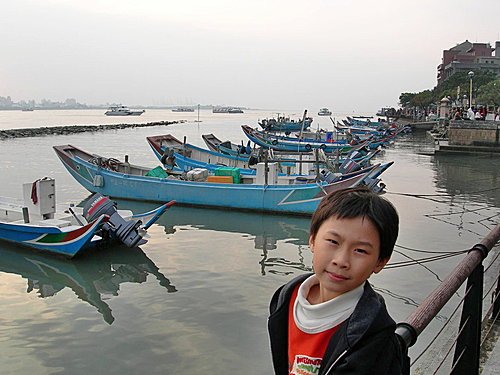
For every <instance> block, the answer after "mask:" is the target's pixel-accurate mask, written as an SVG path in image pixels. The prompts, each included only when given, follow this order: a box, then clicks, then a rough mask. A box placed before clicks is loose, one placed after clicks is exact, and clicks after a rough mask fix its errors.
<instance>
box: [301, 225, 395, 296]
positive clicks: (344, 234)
mask: <svg viewBox="0 0 500 375" xmlns="http://www.w3.org/2000/svg"><path fill="white" fill-rule="evenodd" d="M309 246H310V248H311V251H312V252H313V268H314V273H315V274H316V276H317V278H318V279H319V290H316V291H314V292H313V291H311V292H313V293H314V296H311V298H312V299H313V301H309V302H310V303H314V304H316V303H321V302H325V301H329V300H331V299H332V298H335V297H337V296H339V295H341V294H343V293H346V292H348V291H350V290H352V289H354V288H356V287H358V286H360V285H361V284H362V283H363V282H364V281H365V280H367V279H368V278H369V277H370V275H371V274H372V273H373V272H375V273H377V272H379V271H380V270H381V269H382V268H383V267H384V266H385V264H386V263H387V262H388V261H389V259H382V260H381V259H379V254H380V239H379V234H378V231H377V228H376V227H375V225H374V224H373V223H372V222H371V220H370V219H367V218H362V217H356V218H352V219H338V218H337V217H335V216H334V217H330V218H328V219H327V220H325V221H324V222H323V224H321V226H320V228H319V230H318V233H317V234H316V237H315V238H314V239H313V238H312V236H311V237H310V238H309Z"/></svg>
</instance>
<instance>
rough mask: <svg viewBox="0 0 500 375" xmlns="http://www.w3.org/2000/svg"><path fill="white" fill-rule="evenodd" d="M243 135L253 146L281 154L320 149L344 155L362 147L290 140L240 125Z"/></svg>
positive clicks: (289, 138)
mask: <svg viewBox="0 0 500 375" xmlns="http://www.w3.org/2000/svg"><path fill="white" fill-rule="evenodd" d="M241 128H242V129H243V133H245V135H246V136H247V137H248V138H249V139H250V140H251V141H252V142H254V143H255V144H257V145H259V146H261V147H263V148H270V149H273V150H276V151H282V152H290V153H291V152H310V151H311V150H314V149H322V150H323V151H324V152H325V153H327V154H328V153H330V154H331V153H334V152H340V153H346V152H349V151H351V150H353V149H357V148H360V147H362V146H361V145H360V146H356V147H354V146H351V145H349V144H348V143H346V142H345V141H340V142H337V141H334V142H331V143H330V142H326V141H324V142H323V141H313V140H308V141H304V140H303V139H300V138H297V139H295V138H291V137H277V136H274V135H272V134H268V133H264V132H261V131H259V130H257V129H253V128H251V127H250V126H248V125H242V126H241Z"/></svg>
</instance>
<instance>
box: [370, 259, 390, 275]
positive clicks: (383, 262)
mask: <svg viewBox="0 0 500 375" xmlns="http://www.w3.org/2000/svg"><path fill="white" fill-rule="evenodd" d="M389 259H391V258H384V259H379V260H378V262H377V265H376V266H375V268H374V269H373V273H379V272H380V271H382V268H384V267H385V265H386V264H387V262H388V261H389Z"/></svg>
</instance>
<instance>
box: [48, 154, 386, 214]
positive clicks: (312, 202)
mask: <svg viewBox="0 0 500 375" xmlns="http://www.w3.org/2000/svg"><path fill="white" fill-rule="evenodd" d="M54 150H55V152H56V154H57V156H58V157H59V159H61V162H62V163H63V165H64V167H65V168H66V169H67V170H68V172H69V173H70V174H71V175H72V176H73V177H74V178H75V179H76V180H77V182H78V183H80V184H81V185H82V186H83V187H84V188H86V189H87V190H89V191H91V192H98V193H101V194H104V195H107V196H110V197H115V198H123V199H131V200H139V201H150V202H158V201H162V202H164V201H169V200H175V201H176V202H177V203H178V204H186V205H197V206H206V207H219V208H234V209H240V210H253V211H261V212H277V213H282V214H285V213H286V214H295V215H311V214H312V213H313V212H314V210H315V209H316V207H317V205H318V204H319V201H320V200H321V198H323V197H324V196H325V195H327V194H328V193H330V192H333V191H336V190H339V189H344V188H348V187H353V186H357V185H360V184H364V185H367V186H369V187H370V188H371V189H372V190H374V191H380V190H381V189H383V186H382V184H380V185H379V182H380V179H379V178H378V176H379V175H380V174H381V173H382V172H383V171H384V170H385V169H387V168H388V167H389V166H390V165H391V164H392V162H391V163H387V164H385V165H380V166H377V168H375V169H373V170H370V171H368V172H366V173H362V174H358V175H355V176H353V177H350V178H347V179H345V180H341V181H339V182H333V183H327V182H325V181H318V182H313V183H307V181H303V180H302V179H297V178H296V176H289V177H288V183H287V184H285V183H281V184H279V183H278V178H283V177H282V176H279V175H278V170H277V164H276V163H259V164H258V165H257V171H256V174H255V175H240V174H239V173H238V175H236V173H237V172H238V171H236V170H234V169H231V170H230V172H231V175H222V176H220V175H219V176H217V175H216V176H208V177H206V176H203V175H202V174H201V173H200V176H198V175H193V176H191V177H192V179H189V176H187V174H186V176H183V174H182V175H180V176H178V175H177V176H176V175H171V174H168V172H167V171H165V170H164V169H163V168H161V167H156V168H147V167H141V166H137V165H131V164H130V163H128V162H120V161H118V160H116V159H108V158H105V157H103V156H99V155H95V154H91V153H89V152H86V151H83V150H81V149H78V148H76V147H74V146H72V145H61V146H54ZM186 177H187V178H186ZM197 177H201V178H200V179H197ZM203 177H205V178H203Z"/></svg>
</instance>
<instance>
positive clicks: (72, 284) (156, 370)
mask: <svg viewBox="0 0 500 375" xmlns="http://www.w3.org/2000/svg"><path fill="white" fill-rule="evenodd" d="M276 112H278V111H250V110H249V111H245V113H244V114H212V113H211V112H209V111H208V110H207V111H204V110H202V111H201V112H200V115H199V116H200V120H201V122H195V120H197V118H198V113H197V112H195V113H172V112H171V111H168V110H147V111H146V113H145V114H144V115H142V116H141V117H134V118H110V117H106V116H104V115H103V111H102V110H81V111H69V110H68V111H37V110H35V111H34V112H21V111H4V112H0V130H3V129H11V128H29V127H41V126H57V125H91V124H95V125H98V124H111V123H123V122H136V123H139V122H140V123H145V122H152V121H162V120H164V121H174V120H186V122H184V123H178V124H174V125H169V126H155V127H143V128H129V129H123V130H118V131H114V130H113V131H100V132H94V133H82V134H74V135H64V136H45V137H36V138H17V139H10V140H3V141H0V157H1V158H2V162H1V163H0V180H1V182H2V184H1V192H0V194H1V195H5V196H12V197H20V195H21V190H20V188H21V184H22V183H25V182H32V181H34V180H36V179H37V178H41V177H44V176H50V177H53V178H55V179H56V192H57V193H56V195H57V201H58V203H60V204H61V203H62V204H66V203H79V202H81V201H82V200H84V199H85V198H86V197H88V195H89V193H88V192H86V191H85V190H84V189H83V188H82V187H80V185H78V184H77V183H76V182H75V181H74V180H73V179H72V177H71V176H70V175H69V174H68V173H67V172H66V170H65V169H64V167H63V166H62V164H61V163H60V161H59V160H58V159H57V157H56V155H55V153H54V152H53V150H52V146H54V145H61V144H73V145H75V146H78V147H80V148H83V149H85V150H88V151H90V152H93V153H99V154H103V155H105V156H109V157H115V158H119V159H123V156H124V155H129V160H130V162H131V163H133V164H140V165H149V166H151V167H154V166H156V165H158V162H157V160H156V159H155V157H154V156H153V154H152V152H151V151H150V150H149V146H148V145H147V143H146V140H145V138H146V136H150V135H160V134H166V133H171V134H173V135H175V136H176V137H177V138H179V139H182V138H183V137H184V136H186V137H187V141H188V142H190V143H193V144H197V145H200V146H203V141H202V139H201V134H205V133H214V134H215V135H217V136H219V138H223V139H230V140H232V141H234V142H241V141H242V140H243V137H244V135H243V132H242V131H241V128H240V126H241V125H242V124H247V125H250V126H254V127H255V126H257V120H258V119H259V118H260V119H262V118H265V117H267V116H275V114H276ZM288 113H289V114H291V113H293V112H288ZM301 115H302V114H301V111H296V112H295V115H294V117H296V118H298V117H300V116H301ZM338 116H339V117H340V116H341V115H338ZM318 126H319V127H322V128H329V127H331V123H330V120H329V119H328V118H320V117H315V119H314V122H313V127H314V128H316V127H318ZM244 141H245V143H246V140H244ZM430 148H432V141H431V140H430V139H429V138H428V137H427V136H426V134H425V133H415V134H412V135H406V136H403V137H400V138H399V139H398V140H397V141H396V142H395V144H394V145H393V146H391V147H389V148H387V149H385V151H384V152H383V153H382V154H381V155H380V156H379V157H378V161H381V162H383V161H391V160H393V161H395V163H394V165H393V166H392V167H391V168H390V169H389V170H387V171H386V172H385V173H384V174H383V175H382V177H383V181H384V183H385V184H386V185H387V194H385V197H386V198H387V199H389V200H390V201H391V202H393V203H394V204H395V206H396V207H397V209H398V211H399V214H400V222H401V228H400V235H399V238H398V242H397V247H396V252H395V253H394V255H393V258H392V259H391V262H390V264H392V265H393V266H392V267H391V266H389V267H388V268H387V269H386V270H383V271H382V272H381V273H379V274H378V275H375V276H373V277H372V278H371V279H370V280H371V282H372V284H373V285H374V286H375V288H376V290H378V291H379V292H380V293H381V294H382V295H383V296H384V298H385V300H386V303H387V305H388V309H389V311H390V312H391V314H392V316H393V317H394V318H395V320H397V321H401V320H404V319H405V318H406V317H407V316H408V315H409V314H411V312H412V311H413V310H414V309H415V307H416V306H417V305H418V303H420V302H421V301H422V300H423V299H424V298H425V297H426V296H427V295H428V294H429V293H430V292H431V291H432V290H433V289H434V288H435V287H436V286H437V285H438V284H439V282H440V280H442V279H443V278H444V277H446V275H447V274H448V273H449V272H450V271H451V270H452V269H453V267H454V266H455V265H456V264H457V263H458V262H459V261H460V259H462V256H455V257H450V258H447V259H444V260H440V261H435V262H430V263H425V264H420V265H411V266H405V267H395V266H396V265H397V263H398V262H403V261H408V260H410V259H419V258H424V257H428V256H430V254H428V253H422V252H419V251H421V250H426V251H460V250H464V249H467V248H470V247H471V246H472V245H473V244H475V243H477V242H479V241H480V240H481V239H482V238H483V237H484V236H485V235H486V234H487V233H488V232H489V231H490V230H491V229H492V228H493V227H494V225H495V224H496V223H498V222H499V216H500V180H499V178H500V173H499V172H500V169H499V168H498V165H499V164H498V161H499V159H498V158H490V157H485V156H464V155H453V156H445V155H442V156H429V155H425V153H422V151H428V150H429V149H430ZM118 203H119V206H120V207H121V208H130V209H134V210H138V211H139V210H146V209H149V208H152V207H153V206H154V205H152V204H143V203H139V202H129V201H118ZM308 225H309V219H308V218H304V217H292V216H273V215H261V214H252V213H241V212H236V211H231V210H212V209H202V208H190V207H189V208H188V207H179V206H174V207H173V208H172V209H171V210H169V211H168V212H167V213H166V214H165V215H164V216H163V217H162V218H161V219H160V220H159V221H158V223H157V224H156V225H154V226H153V227H151V228H150V230H149V234H150V236H151V238H150V240H149V242H148V243H147V244H145V245H143V246H141V248H135V249H127V248H124V247H114V248H110V249H107V250H105V251H101V252H99V253H94V254H90V255H89V256H84V257H82V258H80V259H76V260H72V261H68V260H63V259H59V258H54V257H48V256H42V255H39V254H36V253H33V252H31V251H29V250H25V249H20V248H16V247H15V246H13V245H9V244H5V243H0V256H1V261H0V293H1V304H0V338H1V339H0V362H1V364H2V366H1V367H2V373H3V374H90V373H94V374H124V373H125V374H138V373H144V374H180V373H182V374H236V373H238V374H262V375H264V374H270V373H272V366H271V357H270V352H269V346H268V337H267V328H266V324H267V311H268V303H269V299H270V297H271V295H272V293H273V291H274V290H275V289H276V288H277V287H278V286H280V285H281V284H283V283H284V282H286V281H287V280H289V279H290V278H292V277H293V276H295V275H297V274H300V273H303V272H306V271H309V270H310V266H311V253H310V250H309V247H308V245H307V242H308ZM487 262H488V260H487ZM457 298H458V297H457ZM453 307H454V306H451V307H445V308H444V309H443V310H442V311H441V313H440V315H439V316H438V317H437V318H436V319H435V320H434V321H433V323H431V325H430V326H429V327H428V329H427V330H426V331H424V333H423V334H422V335H421V336H420V338H419V340H418V341H417V344H416V345H415V346H414V347H413V348H412V349H411V351H410V355H411V357H412V358H416V357H417V356H418V355H419V354H420V353H421V352H422V350H423V349H424V348H425V347H426V346H427V344H428V343H429V341H430V340H431V338H432V337H433V334H435V332H436V331H437V330H438V329H439V328H440V327H441V326H442V325H443V323H444V321H445V319H446V318H447V316H449V315H450V314H451V310H452V309H453ZM425 357H426V355H425V354H424V356H423V357H422V359H421V360H420V361H421V362H424V361H425ZM418 365H419V362H417V364H416V365H415V366H414V367H413V368H412V372H414V373H416V372H418V371H416V369H417V367H418Z"/></svg>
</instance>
